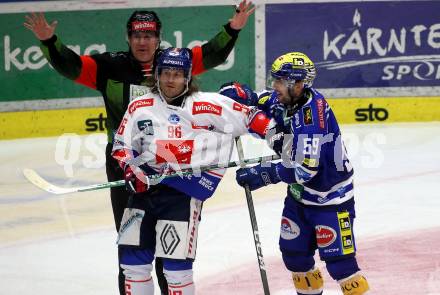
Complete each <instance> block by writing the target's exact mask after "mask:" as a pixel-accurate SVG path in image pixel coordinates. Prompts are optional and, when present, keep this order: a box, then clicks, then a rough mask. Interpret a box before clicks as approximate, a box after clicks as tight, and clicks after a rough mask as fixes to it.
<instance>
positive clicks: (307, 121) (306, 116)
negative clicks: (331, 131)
mask: <svg viewBox="0 0 440 295" xmlns="http://www.w3.org/2000/svg"><path fill="white" fill-rule="evenodd" d="M302 111H303V121H304V125H306V126H307V125H313V116H312V108H311V107H310V106H305V107H303V109H302Z"/></svg>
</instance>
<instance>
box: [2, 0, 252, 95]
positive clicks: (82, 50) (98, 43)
mask: <svg viewBox="0 0 440 295" xmlns="http://www.w3.org/2000/svg"><path fill="white" fill-rule="evenodd" d="M133 10H134V9H114V10H93V11H63V12H49V13H46V18H47V19H48V20H49V22H50V21H53V20H57V21H58V26H57V29H56V34H57V35H58V36H59V38H60V39H61V40H62V42H63V43H64V44H66V45H69V47H71V48H72V49H74V50H75V51H76V52H77V53H79V54H93V53H97V52H104V51H125V50H127V49H128V45H127V43H126V37H125V24H126V21H127V19H128V17H129V16H130V15H131V13H132V12H133ZM154 10H155V11H156V12H157V14H158V15H159V17H160V18H161V21H162V24H163V34H162V40H163V41H162V46H165V47H168V46H170V45H172V46H177V47H193V46H195V45H199V44H201V43H202V42H205V41H207V40H209V39H210V38H212V37H213V36H214V35H215V34H217V33H218V32H219V31H220V29H221V27H222V25H224V24H225V23H226V22H227V21H228V19H229V18H230V17H231V16H232V15H233V12H234V10H233V9H232V6H200V7H180V8H155V9H154ZM0 15H1V18H0V37H1V43H0V51H1V56H0V63H1V70H0V81H2V83H1V84H2V85H1V88H0V89H1V90H0V101H18V100H38V99H51V98H77V97H93V96H99V93H98V92H97V91H95V90H91V89H87V88H86V87H84V86H81V85H77V84H76V83H73V82H72V81H70V80H67V79H66V78H64V77H62V76H60V75H59V74H58V73H56V72H55V70H53V69H52V68H51V67H50V66H49V65H48V63H47V61H46V59H45V58H44V57H43V56H42V53H41V51H40V49H39V42H38V41H37V39H36V38H35V37H34V35H33V33H32V32H30V31H28V30H27V29H25V28H24V27H23V21H24V16H25V14H24V13H14V14H0ZM254 36H255V34H254V20H253V17H252V18H251V19H250V20H249V22H248V24H247V26H246V28H245V29H243V30H242V31H241V32H240V36H239V39H238V42H237V45H236V48H235V49H234V51H233V53H231V55H230V56H229V58H228V60H227V61H226V62H225V63H224V64H223V65H221V66H219V68H218V69H217V68H216V69H214V70H211V71H209V72H208V73H205V74H203V75H202V76H200V78H199V79H198V81H199V85H200V87H201V89H202V90H204V91H217V89H218V88H219V86H220V85H221V84H222V83H224V82H227V81H231V80H239V81H241V82H243V83H249V84H250V85H252V86H253V85H254V80H255V78H254V76H255V73H254V72H255V70H254V69H255V49H254V48H255V46H254V44H255V42H254V38H255V37H254Z"/></svg>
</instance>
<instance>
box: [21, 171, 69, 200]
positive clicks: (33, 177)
mask: <svg viewBox="0 0 440 295" xmlns="http://www.w3.org/2000/svg"><path fill="white" fill-rule="evenodd" d="M23 175H24V177H25V178H26V179H27V180H28V181H29V182H30V183H32V184H33V185H35V186H36V187H38V188H39V189H42V190H44V191H46V192H48V193H51V194H55V195H63V194H68V193H72V192H75V191H76V189H71V188H62V187H59V186H56V185H53V184H50V183H49V182H47V181H46V180H45V179H44V178H42V177H41V176H40V175H38V174H37V172H35V171H34V170H32V169H29V168H25V169H23Z"/></svg>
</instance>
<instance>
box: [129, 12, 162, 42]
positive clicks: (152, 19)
mask: <svg viewBox="0 0 440 295" xmlns="http://www.w3.org/2000/svg"><path fill="white" fill-rule="evenodd" d="M161 28H162V23H161V22H160V19H159V17H158V16H157V14H156V13H155V12H154V11H147V10H136V11H134V12H133V13H132V15H131V16H130V18H129V19H128V21H127V35H128V36H130V35H131V34H132V33H133V32H147V31H150V32H151V31H152V32H154V33H155V34H156V36H157V37H159V36H160V30H161Z"/></svg>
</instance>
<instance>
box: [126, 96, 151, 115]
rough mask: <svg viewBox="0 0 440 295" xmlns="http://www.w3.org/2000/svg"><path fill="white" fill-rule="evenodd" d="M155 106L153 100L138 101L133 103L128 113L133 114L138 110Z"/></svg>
mask: <svg viewBox="0 0 440 295" xmlns="http://www.w3.org/2000/svg"><path fill="white" fill-rule="evenodd" d="M153 104H154V99H153V98H147V99H140V100H136V101H134V102H133V103H131V104H130V106H129V107H128V113H129V114H132V113H133V112H134V111H136V110H137V109H138V108H143V107H151V106H153Z"/></svg>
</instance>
